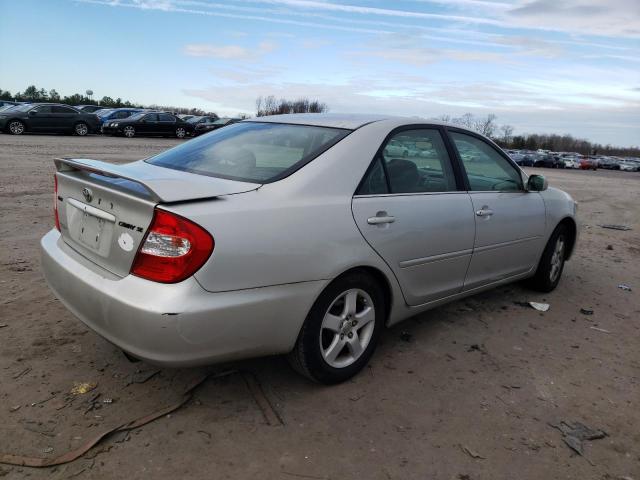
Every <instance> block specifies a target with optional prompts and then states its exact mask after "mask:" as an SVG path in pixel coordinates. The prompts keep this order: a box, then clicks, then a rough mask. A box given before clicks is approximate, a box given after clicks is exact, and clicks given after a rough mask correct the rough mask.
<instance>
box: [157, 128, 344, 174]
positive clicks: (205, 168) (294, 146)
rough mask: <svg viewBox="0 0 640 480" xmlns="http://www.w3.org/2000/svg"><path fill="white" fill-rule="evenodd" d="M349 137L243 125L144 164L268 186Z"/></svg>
mask: <svg viewBox="0 0 640 480" xmlns="http://www.w3.org/2000/svg"><path fill="white" fill-rule="evenodd" d="M349 133H350V130H344V129H339V128H326V127H314V126H307V125H289V124H282V123H260V122H243V123H236V124H234V125H230V126H229V127H225V128H222V129H218V130H215V131H214V132H213V133H211V134H209V135H206V136H202V137H200V138H197V139H194V140H191V141H189V142H187V143H185V144H183V145H180V146H178V147H175V148H172V149H170V150H167V151H165V152H162V153H160V154H158V155H156V156H154V157H151V158H149V159H148V160H146V161H147V162H149V163H151V164H153V165H158V166H161V167H167V168H173V169H175V170H183V171H186V172H191V173H198V174H201V175H209V176H213V177H220V178H228V179H231V180H240V181H245V182H252V183H269V182H273V181H276V180H279V179H281V178H284V177H286V176H287V175H290V174H291V173H293V172H294V171H296V170H297V169H298V168H300V167H302V166H303V165H304V164H306V163H308V162H310V161H311V160H313V159H314V158H315V157H317V156H318V155H320V154H321V153H322V152H323V151H325V150H327V149H328V148H330V147H331V146H333V145H334V144H336V143H337V142H339V141H340V140H342V139H343V138H344V137H345V136H347V135H348V134H349Z"/></svg>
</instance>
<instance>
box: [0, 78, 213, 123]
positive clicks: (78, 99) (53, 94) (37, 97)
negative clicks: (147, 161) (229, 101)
mask: <svg viewBox="0 0 640 480" xmlns="http://www.w3.org/2000/svg"><path fill="white" fill-rule="evenodd" d="M0 100H10V101H15V102H38V103H64V104H66V105H99V106H101V107H104V108H123V107H129V108H150V109H154V110H164V111H169V112H174V113H180V114H185V115H209V116H212V117H217V116H218V115H217V114H216V113H214V112H207V111H205V110H202V109H201V108H188V107H174V106H171V105H156V104H153V105H143V104H140V103H136V102H131V101H129V100H122V98H120V97H118V98H112V97H109V96H104V97H102V98H101V99H100V100H94V99H93V98H91V97H89V96H88V95H83V94H81V93H74V94H72V95H65V96H62V95H60V94H59V93H58V92H57V91H56V90H55V89H51V90H46V89H44V88H38V87H36V86H35V85H30V86H28V87H27V88H25V90H24V91H23V92H15V94H12V93H11V92H10V91H8V90H3V89H1V88H0Z"/></svg>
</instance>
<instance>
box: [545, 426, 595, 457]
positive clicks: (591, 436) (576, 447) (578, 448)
mask: <svg viewBox="0 0 640 480" xmlns="http://www.w3.org/2000/svg"><path fill="white" fill-rule="evenodd" d="M549 426H550V427H553V428H556V429H558V430H560V431H561V432H562V440H563V441H564V443H565V444H566V445H567V446H568V447H569V448H571V450H573V451H574V452H576V453H577V454H578V455H580V456H584V445H583V442H584V441H585V440H586V441H590V440H600V439H601V438H604V437H606V436H607V433H606V432H605V431H604V430H598V429H594V428H590V427H587V426H586V425H584V424H582V423H580V422H575V423H574V424H573V425H571V424H570V423H567V422H564V421H562V422H560V423H558V424H556V425H554V424H551V423H550V424H549Z"/></svg>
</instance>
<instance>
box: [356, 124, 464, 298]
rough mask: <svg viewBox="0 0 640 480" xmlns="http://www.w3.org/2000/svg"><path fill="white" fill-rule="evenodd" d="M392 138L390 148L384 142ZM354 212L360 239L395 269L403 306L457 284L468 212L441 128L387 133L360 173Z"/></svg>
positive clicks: (449, 292) (439, 295) (450, 290)
mask: <svg viewBox="0 0 640 480" xmlns="http://www.w3.org/2000/svg"><path fill="white" fill-rule="evenodd" d="M390 142H394V147H393V148H391V149H389V148H386V147H387V145H388V144H389V143H390ZM405 152H410V153H407V154H406V155H405ZM395 153H399V155H396V154H395ZM352 210H353V215H354V218H355V221H356V224H357V225H358V228H359V229H360V232H361V233H362V235H363V236H364V238H365V239H366V241H367V242H368V243H369V245H371V247H373V249H374V250H375V251H376V252H377V253H378V254H379V255H380V256H381V257H382V258H383V259H384V260H385V262H386V263H387V264H388V265H389V267H390V268H391V270H393V273H394V274H395V276H396V277H397V279H398V282H399V283H400V286H401V288H402V292H403V295H404V297H405V300H406V302H407V304H409V305H419V304H423V303H427V302H429V301H432V300H436V299H438V298H443V297H446V296H449V295H452V294H455V293H458V292H459V291H460V290H461V289H462V286H463V283H464V278H465V274H466V272H467V268H468V266H469V261H470V260H471V253H472V249H473V238H474V234H475V225H474V218H473V217H474V215H473V208H472V206H471V200H470V198H469V195H468V193H467V192H466V191H464V189H463V185H462V177H461V172H460V170H459V166H458V165H457V164H454V163H452V162H451V159H450V157H449V154H448V150H447V148H446V144H445V141H444V139H443V132H442V130H441V129H440V128H438V127H428V126H424V127H423V126H415V127H411V128H408V129H407V128H403V129H401V130H398V131H395V132H394V133H392V135H390V136H389V138H388V139H387V141H385V142H384V144H383V145H382V146H381V148H380V149H379V151H378V154H377V155H376V158H375V159H374V161H373V163H372V165H371V167H370V168H369V170H368V172H367V174H366V175H365V177H364V178H363V180H362V182H361V184H360V186H359V188H358V190H357V192H356V195H355V196H354V198H353V202H352Z"/></svg>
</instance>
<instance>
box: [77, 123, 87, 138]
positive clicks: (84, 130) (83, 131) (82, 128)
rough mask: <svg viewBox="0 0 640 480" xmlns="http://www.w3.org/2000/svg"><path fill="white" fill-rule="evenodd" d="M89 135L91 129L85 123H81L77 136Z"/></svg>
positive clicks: (78, 125) (78, 126)
mask: <svg viewBox="0 0 640 480" xmlns="http://www.w3.org/2000/svg"><path fill="white" fill-rule="evenodd" d="M87 133H89V127H87V125H86V124H84V123H79V124H77V125H76V134H77V135H80V136H81V137H84V136H85V135H86V134H87Z"/></svg>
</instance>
